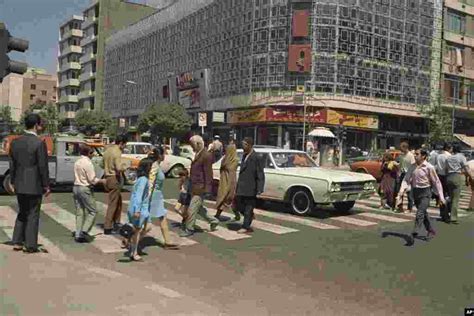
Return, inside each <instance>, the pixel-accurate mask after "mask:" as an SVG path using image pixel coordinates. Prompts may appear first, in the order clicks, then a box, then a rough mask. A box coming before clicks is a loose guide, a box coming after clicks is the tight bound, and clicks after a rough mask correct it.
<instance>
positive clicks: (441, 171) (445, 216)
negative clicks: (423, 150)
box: [432, 143, 453, 222]
mask: <svg viewBox="0 0 474 316" xmlns="http://www.w3.org/2000/svg"><path fill="white" fill-rule="evenodd" d="M452 151H453V146H452V145H451V144H449V143H445V144H444V145H443V149H442V150H441V151H440V152H439V153H438V155H437V156H436V159H433V163H432V165H433V166H434V167H435V169H436V173H437V174H438V178H439V181H441V185H442V187H443V193H444V198H445V199H447V198H448V185H447V182H446V175H447V174H446V160H447V159H448V158H449V157H450V156H451V152H452ZM438 200H439V198H438ZM439 215H440V217H441V220H442V221H443V222H448V221H449V210H448V207H447V205H444V204H442V205H441V204H440V206H439Z"/></svg>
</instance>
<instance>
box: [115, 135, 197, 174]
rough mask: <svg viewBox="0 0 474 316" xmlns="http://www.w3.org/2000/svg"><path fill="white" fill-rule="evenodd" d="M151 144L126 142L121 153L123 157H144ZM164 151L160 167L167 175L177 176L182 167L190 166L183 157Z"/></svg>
mask: <svg viewBox="0 0 474 316" xmlns="http://www.w3.org/2000/svg"><path fill="white" fill-rule="evenodd" d="M153 147H154V146H153V145H152V144H150V143H142V142H128V143H127V146H126V148H125V150H124V152H123V154H122V157H124V158H132V159H140V160H141V159H144V158H146V157H147V156H148V153H149V152H150V151H152V150H153ZM168 153H169V152H168V151H167V153H165V159H164V160H163V161H162V162H161V169H162V170H163V172H164V173H165V174H166V176H168V177H172V178H178V177H179V173H180V172H181V170H183V169H189V168H191V161H190V160H189V159H186V158H183V157H177V156H173V155H171V154H168Z"/></svg>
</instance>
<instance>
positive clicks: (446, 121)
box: [422, 105, 454, 143]
mask: <svg viewBox="0 0 474 316" xmlns="http://www.w3.org/2000/svg"><path fill="white" fill-rule="evenodd" d="M422 114H423V115H424V116H425V118H426V119H428V124H429V125H428V129H429V135H430V137H429V142H430V143H435V142H446V141H452V140H453V139H454V135H453V125H452V124H453V121H452V120H453V118H452V114H451V113H450V111H449V109H445V108H443V107H442V106H440V105H437V106H432V107H430V108H428V109H425V110H424V111H423V112H422Z"/></svg>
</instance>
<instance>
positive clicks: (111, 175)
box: [104, 135, 127, 235]
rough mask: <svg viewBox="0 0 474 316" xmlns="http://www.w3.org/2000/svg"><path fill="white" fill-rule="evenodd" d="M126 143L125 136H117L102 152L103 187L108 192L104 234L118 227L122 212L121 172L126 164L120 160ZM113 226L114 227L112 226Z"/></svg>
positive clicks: (109, 233) (110, 232) (108, 233)
mask: <svg viewBox="0 0 474 316" xmlns="http://www.w3.org/2000/svg"><path fill="white" fill-rule="evenodd" d="M126 145H127V137H126V136H124V135H121V136H117V139H116V140H115V145H111V146H109V147H107V149H106V150H105V152H104V172H105V180H106V182H105V189H106V191H107V192H108V207H107V214H106V215H105V223H104V234H105V235H111V234H112V233H113V231H114V229H115V230H118V229H119V228H120V227H119V226H120V215H121V213H122V194H121V192H122V186H121V185H120V183H121V181H120V180H121V177H122V173H123V172H124V171H125V170H126V168H127V166H126V164H124V163H123V162H122V152H123V150H124V149H125V146H126ZM114 226H115V227H114Z"/></svg>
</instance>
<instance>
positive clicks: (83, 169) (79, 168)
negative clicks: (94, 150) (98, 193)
mask: <svg viewBox="0 0 474 316" xmlns="http://www.w3.org/2000/svg"><path fill="white" fill-rule="evenodd" d="M99 181H100V180H99V179H98V178H97V177H96V175H95V170H94V165H93V164H92V161H91V160H90V158H89V157H86V156H81V158H79V159H78V160H77V161H76V162H75V163H74V185H79V186H83V187H90V186H92V185H96V184H97V183H98V182H99Z"/></svg>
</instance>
